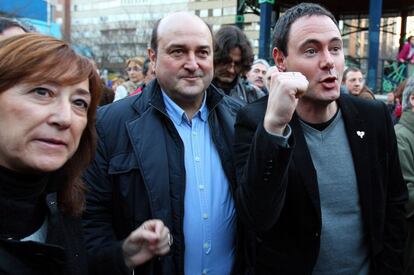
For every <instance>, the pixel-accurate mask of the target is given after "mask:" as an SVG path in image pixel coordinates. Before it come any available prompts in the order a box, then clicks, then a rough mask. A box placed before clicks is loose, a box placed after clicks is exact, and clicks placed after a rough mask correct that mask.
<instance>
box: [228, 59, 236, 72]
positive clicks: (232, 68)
mask: <svg viewBox="0 0 414 275" xmlns="http://www.w3.org/2000/svg"><path fill="white" fill-rule="evenodd" d="M227 71H228V72H229V73H232V74H234V73H235V72H236V64H235V63H234V61H232V62H230V63H229V64H227Z"/></svg>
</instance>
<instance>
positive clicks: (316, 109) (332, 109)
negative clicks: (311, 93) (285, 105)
mask: <svg viewBox="0 0 414 275" xmlns="http://www.w3.org/2000/svg"><path fill="white" fill-rule="evenodd" d="M337 110H338V104H337V103H336V101H332V102H330V103H325V104H324V103H320V104H315V102H314V101H310V100H307V99H304V98H301V99H300V100H299V102H298V106H297V107H296V112H297V113H298V115H299V117H300V118H301V119H302V120H304V121H306V122H309V123H313V124H317V123H324V122H327V121H328V120H330V119H331V118H332V117H333V116H334V115H335V113H336V111H337Z"/></svg>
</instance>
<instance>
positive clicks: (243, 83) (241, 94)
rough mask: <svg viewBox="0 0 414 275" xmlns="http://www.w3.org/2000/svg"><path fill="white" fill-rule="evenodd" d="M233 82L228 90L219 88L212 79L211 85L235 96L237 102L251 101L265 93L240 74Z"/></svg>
mask: <svg viewBox="0 0 414 275" xmlns="http://www.w3.org/2000/svg"><path fill="white" fill-rule="evenodd" d="M233 83H234V84H233V86H232V87H231V88H230V89H228V90H225V89H223V88H221V87H220V86H219V85H218V84H217V83H216V82H215V81H213V83H212V86H214V87H215V88H216V89H218V90H219V91H221V92H222V93H224V94H226V95H228V96H231V97H233V98H235V99H236V100H237V101H238V102H245V103H251V102H253V101H255V100H257V99H259V98H261V97H263V96H265V95H266V94H265V93H264V92H263V91H262V90H260V89H259V88H257V87H256V86H254V85H253V84H251V83H249V82H248V81H247V80H245V79H243V78H242V77H240V76H239V77H237V78H236V79H235V80H234V82H233Z"/></svg>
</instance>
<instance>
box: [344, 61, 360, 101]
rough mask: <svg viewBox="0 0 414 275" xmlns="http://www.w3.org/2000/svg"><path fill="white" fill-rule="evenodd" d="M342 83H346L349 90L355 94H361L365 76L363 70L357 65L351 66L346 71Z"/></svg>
mask: <svg viewBox="0 0 414 275" xmlns="http://www.w3.org/2000/svg"><path fill="white" fill-rule="evenodd" d="M342 83H343V84H345V87H346V89H347V92H348V93H349V94H351V95H354V96H359V94H360V93H361V91H362V89H363V88H364V76H363V75H362V71H361V70H360V69H358V68H355V67H349V68H347V69H346V70H345V71H344V76H343V78H342Z"/></svg>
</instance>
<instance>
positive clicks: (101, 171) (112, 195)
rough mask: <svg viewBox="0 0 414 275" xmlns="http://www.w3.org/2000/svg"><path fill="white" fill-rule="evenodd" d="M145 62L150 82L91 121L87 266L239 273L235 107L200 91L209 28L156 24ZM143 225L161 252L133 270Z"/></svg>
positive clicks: (209, 51)
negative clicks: (152, 226) (165, 239)
mask: <svg viewBox="0 0 414 275" xmlns="http://www.w3.org/2000/svg"><path fill="white" fill-rule="evenodd" d="M148 56H149V59H150V60H151V63H152V66H153V69H154V71H155V74H156V78H155V80H153V81H151V82H150V83H149V84H148V85H147V86H146V87H145V89H144V90H143V91H142V93H139V94H137V95H135V96H132V97H127V98H125V99H124V100H120V101H118V102H115V103H113V104H110V105H107V106H105V107H102V108H101V109H100V110H99V112H98V116H97V132H98V148H97V152H96V159H95V161H94V162H93V164H92V165H91V166H90V167H89V169H87V171H86V173H85V174H84V180H85V182H86V184H87V186H88V191H89V192H88V195H87V198H86V209H85V212H84V215H83V221H84V231H85V239H86V245H87V248H88V250H89V252H90V254H91V255H92V256H93V258H94V261H93V263H94V264H95V265H94V266H98V267H99V268H100V273H102V274H118V273H121V274H123V273H124V272H126V271H128V269H130V270H132V269H134V271H135V274H241V273H242V272H243V270H244V266H243V265H245V264H246V259H243V258H242V257H241V256H244V255H245V253H244V252H242V251H241V250H242V244H243V243H244V242H245V240H246V237H245V236H244V235H243V236H242V233H241V230H242V229H243V228H242V226H237V215H236V211H235V207H234V198H233V196H234V194H235V190H236V171H235V166H234V161H233V154H232V143H233V138H234V122H235V118H236V113H237V111H238V109H239V108H240V107H241V104H239V103H238V102H236V101H235V100H234V99H233V98H231V97H229V96H227V95H224V94H223V93H221V92H219V91H218V90H217V89H216V88H214V87H213V86H212V85H210V83H211V80H212V78H213V38H212V33H211V29H210V27H209V26H208V25H207V24H206V23H205V22H204V21H203V20H201V19H200V18H199V17H197V16H195V15H192V14H189V13H185V12H179V13H173V14H170V15H168V16H166V17H165V18H163V19H161V20H159V21H158V22H157V23H156V25H155V27H154V29H153V33H152V38H151V47H150V49H149V50H148ZM148 219H158V220H161V221H162V222H163V223H164V224H165V225H166V226H167V227H168V228H169V229H171V236H172V237H173V238H172V239H171V242H170V245H171V253H170V254H169V255H167V256H163V257H158V258H154V259H153V260H151V261H149V262H147V263H145V264H142V265H140V266H137V263H139V261H138V259H134V257H129V256H130V253H128V249H127V248H128V247H130V248H131V247H132V248H134V247H133V245H134V243H135V242H134V236H133V234H131V232H133V231H134V229H135V228H136V227H137V226H138V225H140V224H142V222H143V221H145V220H148ZM125 239H126V240H125ZM124 240H125V241H124ZM172 240H174V241H173V242H172ZM135 249H139V247H138V248H136V247H135ZM241 252H242V253H241Z"/></svg>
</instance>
